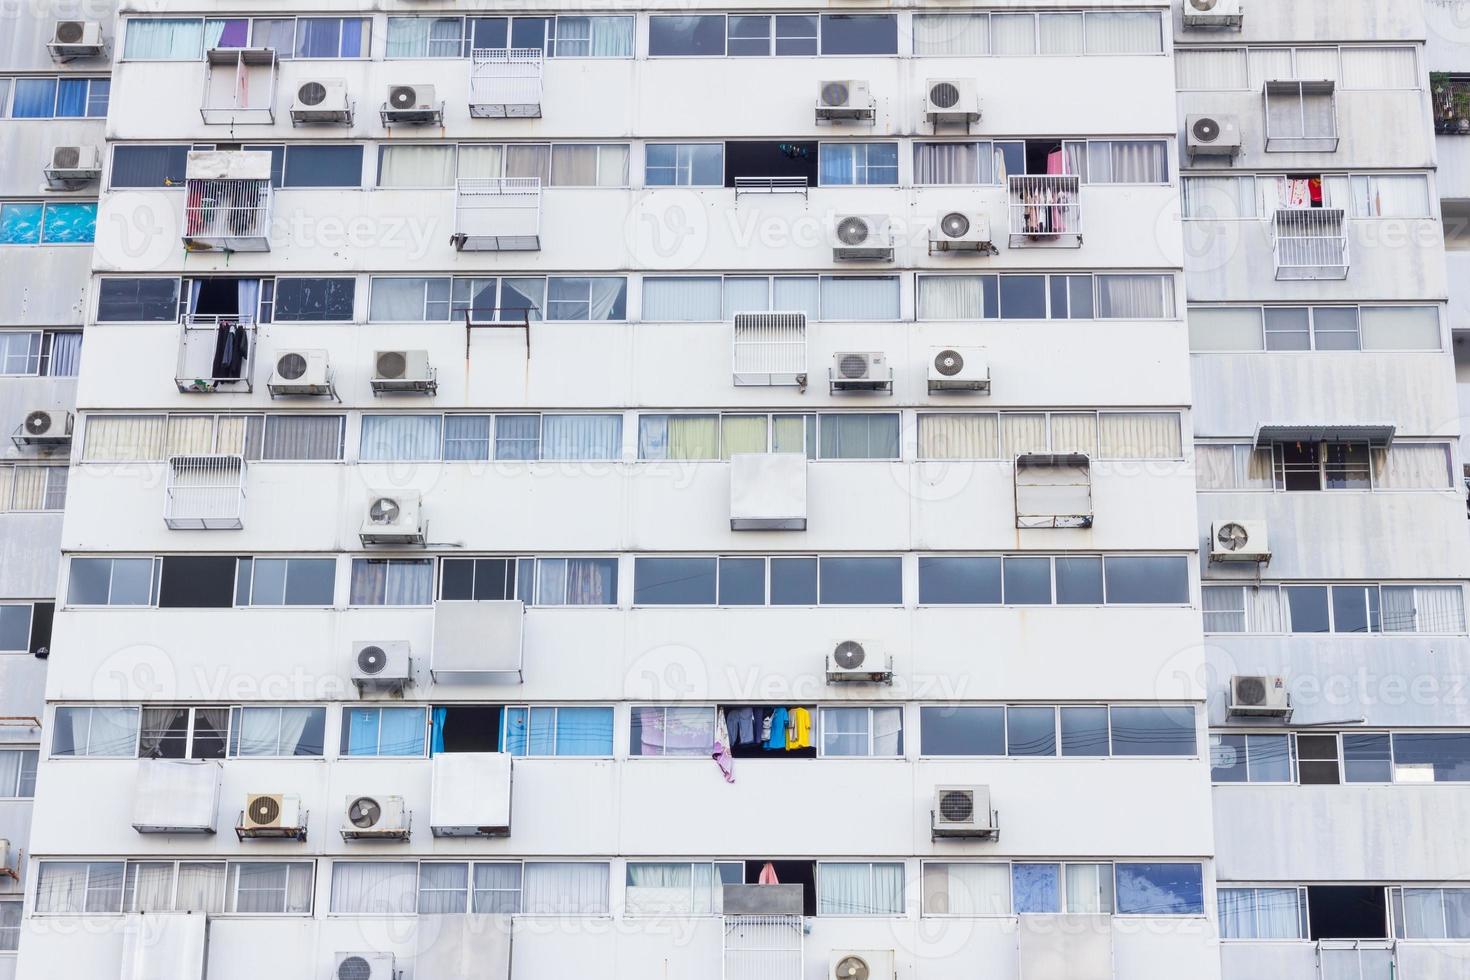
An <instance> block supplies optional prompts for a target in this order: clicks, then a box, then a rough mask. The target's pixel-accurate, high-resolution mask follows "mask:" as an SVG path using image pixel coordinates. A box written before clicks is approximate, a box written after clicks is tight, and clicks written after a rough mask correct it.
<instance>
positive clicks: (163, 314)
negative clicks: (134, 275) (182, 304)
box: [97, 279, 179, 323]
mask: <svg viewBox="0 0 1470 980" xmlns="http://www.w3.org/2000/svg"><path fill="white" fill-rule="evenodd" d="M178 317H179V281H178V280H177V279H103V280H102V281H101V286H100V287H99V289H98V299H97V319H98V320H103V321H124V322H132V323H137V322H144V321H147V322H162V323H169V322H172V321H174V320H177V319H178Z"/></svg>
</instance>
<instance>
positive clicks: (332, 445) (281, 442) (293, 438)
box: [260, 415, 347, 461]
mask: <svg viewBox="0 0 1470 980" xmlns="http://www.w3.org/2000/svg"><path fill="white" fill-rule="evenodd" d="M346 423H347V419H346V417H345V416H342V415H267V416H266V418H265V438H264V441H263V443H262V445H261V450H260V458H261V459H263V460H268V461H287V460H297V461H301V460H339V459H341V458H342V440H343V435H342V433H343V430H344V429H345V428H346Z"/></svg>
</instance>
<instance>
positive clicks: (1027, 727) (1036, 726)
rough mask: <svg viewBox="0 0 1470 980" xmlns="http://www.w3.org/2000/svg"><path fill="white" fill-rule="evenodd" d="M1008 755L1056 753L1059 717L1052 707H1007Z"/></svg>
mask: <svg viewBox="0 0 1470 980" xmlns="http://www.w3.org/2000/svg"><path fill="white" fill-rule="evenodd" d="M1006 754H1007V755H1056V754H1057V719H1056V712H1055V710H1054V709H1052V708H1036V707H1021V708H1017V707H1011V708H1007V709H1006Z"/></svg>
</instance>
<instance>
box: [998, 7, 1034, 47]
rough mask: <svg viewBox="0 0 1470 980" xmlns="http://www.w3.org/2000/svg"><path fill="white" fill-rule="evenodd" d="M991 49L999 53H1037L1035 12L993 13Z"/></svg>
mask: <svg viewBox="0 0 1470 980" xmlns="http://www.w3.org/2000/svg"><path fill="white" fill-rule="evenodd" d="M990 50H991V53H992V54H997V55H1021V54H1035V53H1036V15H1035V14H991V15H990Z"/></svg>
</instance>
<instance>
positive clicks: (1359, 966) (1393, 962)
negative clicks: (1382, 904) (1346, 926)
mask: <svg viewBox="0 0 1470 980" xmlns="http://www.w3.org/2000/svg"><path fill="white" fill-rule="evenodd" d="M1317 976H1318V978H1319V980H1396V978H1397V977H1398V962H1397V957H1396V956H1395V950H1394V944H1393V940H1391V939H1319V940H1317Z"/></svg>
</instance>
